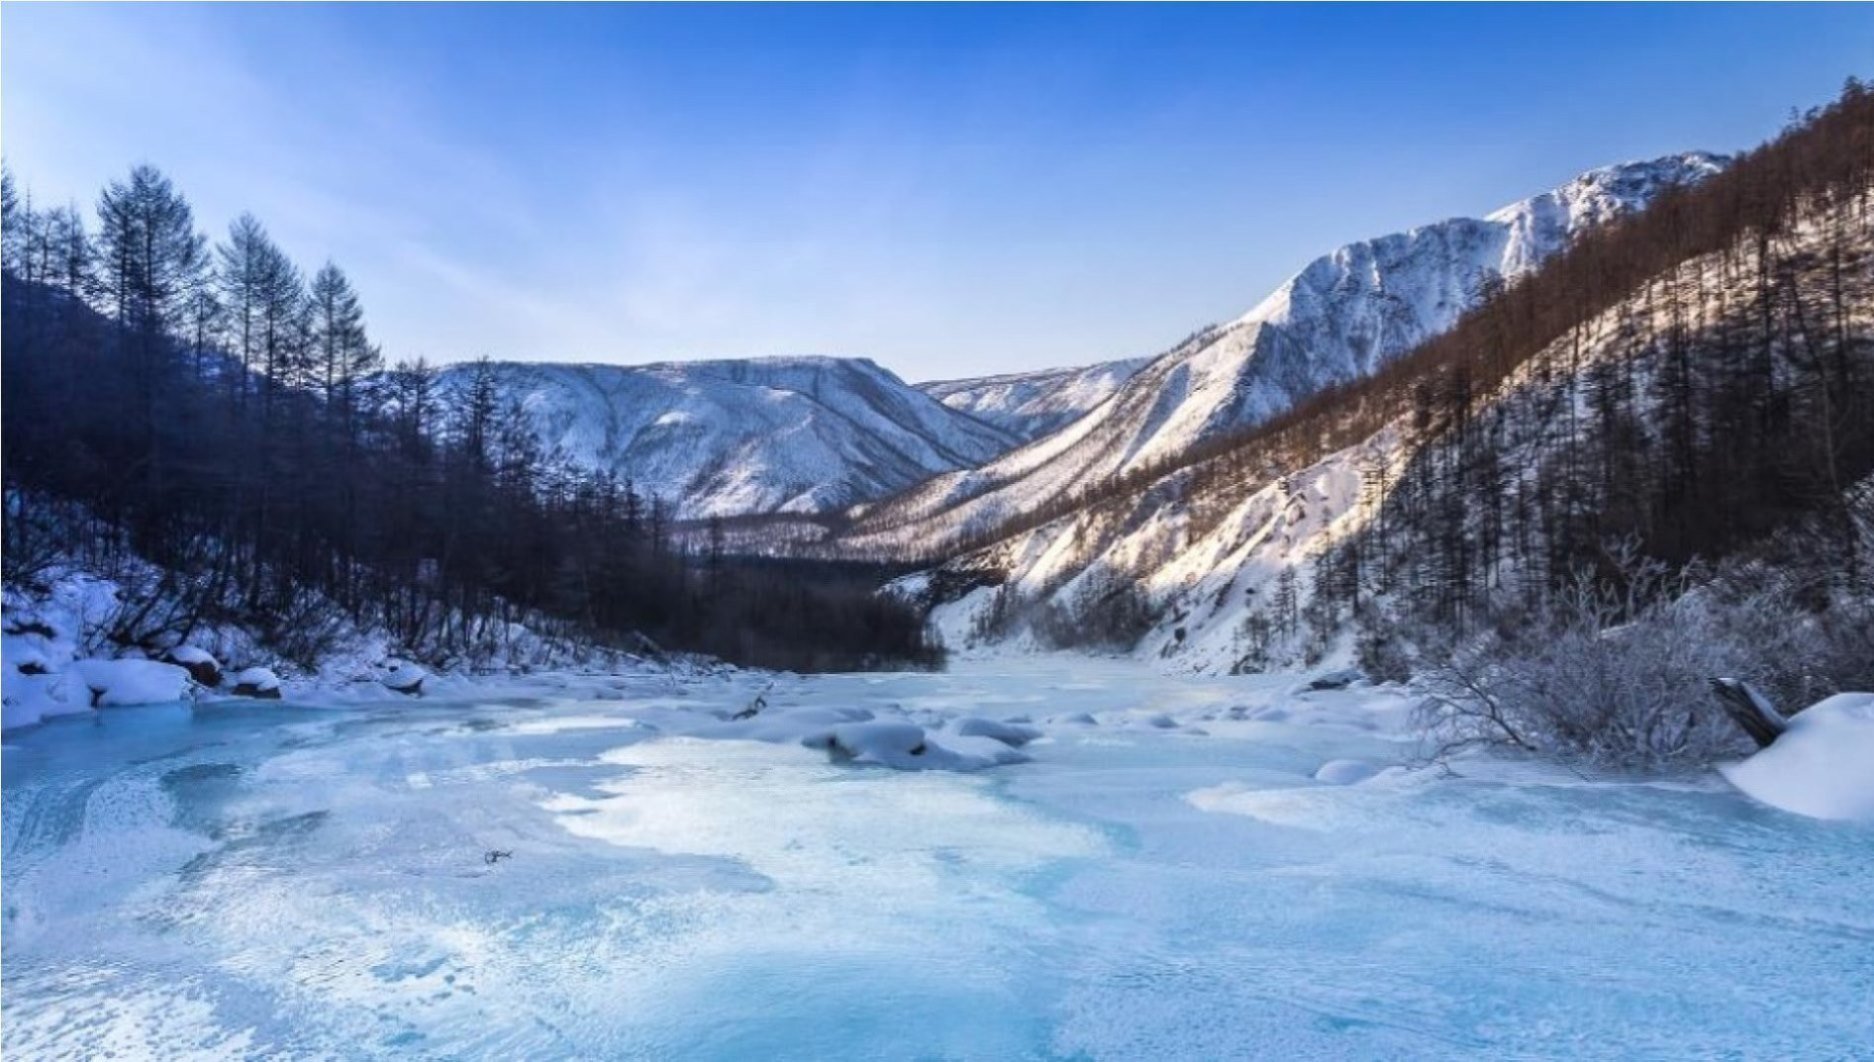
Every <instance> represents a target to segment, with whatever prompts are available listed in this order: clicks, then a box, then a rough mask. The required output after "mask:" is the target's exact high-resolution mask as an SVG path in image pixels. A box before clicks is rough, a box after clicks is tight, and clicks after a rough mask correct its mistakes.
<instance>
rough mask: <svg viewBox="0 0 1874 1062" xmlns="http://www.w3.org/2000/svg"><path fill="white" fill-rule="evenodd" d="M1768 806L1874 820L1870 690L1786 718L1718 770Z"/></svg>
mask: <svg viewBox="0 0 1874 1062" xmlns="http://www.w3.org/2000/svg"><path fill="white" fill-rule="evenodd" d="M1719 770H1720V772H1721V773H1722V774H1723V775H1724V776H1725V778H1726V779H1728V780H1729V781H1730V783H1731V784H1732V785H1734V786H1736V787H1737V788H1739V789H1741V790H1743V791H1744V793H1746V794H1747V795H1749V796H1750V797H1752V798H1754V799H1756V800H1760V801H1762V802H1763V803H1765V804H1769V805H1770V806H1772V807H1778V808H1782V809H1783V810H1784V811H1793V812H1795V813H1796V814H1798V815H1808V816H1810V817H1811V818H1817V819H1858V820H1863V821H1874V693H1838V694H1836V695H1835V696H1833V697H1830V698H1828V699H1827V700H1824V701H1821V702H1819V703H1817V704H1816V705H1814V706H1813V707H1811V708H1809V709H1808V710H1807V711H1804V712H1800V713H1798V714H1797V715H1796V716H1795V718H1793V719H1791V720H1790V721H1789V729H1788V730H1786V731H1784V733H1783V735H1782V736H1781V737H1779V738H1777V739H1776V741H1775V743H1773V744H1772V745H1770V747H1768V748H1766V749H1764V750H1762V751H1761V752H1758V753H1757V754H1756V755H1754V756H1752V757H1750V758H1749V759H1746V760H1743V761H1741V762H1738V763H1734V764H1730V765H1727V766H1725V767H1722V768H1720V769H1719Z"/></svg>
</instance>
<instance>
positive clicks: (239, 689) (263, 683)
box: [234, 667, 280, 701]
mask: <svg viewBox="0 0 1874 1062" xmlns="http://www.w3.org/2000/svg"><path fill="white" fill-rule="evenodd" d="M234 695H235V696H237V697H258V698H260V699H261V700H266V701H277V700H279V699H280V676H278V675H276V674H274V673H273V671H272V669H270V668H264V667H250V668H247V669H246V670H244V671H242V672H241V673H240V674H238V675H236V676H234Z"/></svg>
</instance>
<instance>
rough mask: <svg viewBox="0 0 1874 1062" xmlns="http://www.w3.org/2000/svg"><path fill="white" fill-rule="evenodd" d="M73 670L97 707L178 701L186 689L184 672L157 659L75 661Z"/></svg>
mask: <svg viewBox="0 0 1874 1062" xmlns="http://www.w3.org/2000/svg"><path fill="white" fill-rule="evenodd" d="M72 669H73V670H74V671H76V672H77V674H78V677H79V679H80V680H81V681H83V682H84V684H85V686H86V688H88V689H89V690H90V691H91V703H92V705H93V706H95V707H99V708H114V707H119V706H122V705H130V704H164V703H167V702H169V701H179V700H182V699H183V698H184V696H186V695H187V693H188V689H189V673H188V672H187V671H185V670H184V669H182V668H180V667H177V666H176V665H174V664H164V663H161V662H159V661H156V660H78V661H75V662H73V664H72Z"/></svg>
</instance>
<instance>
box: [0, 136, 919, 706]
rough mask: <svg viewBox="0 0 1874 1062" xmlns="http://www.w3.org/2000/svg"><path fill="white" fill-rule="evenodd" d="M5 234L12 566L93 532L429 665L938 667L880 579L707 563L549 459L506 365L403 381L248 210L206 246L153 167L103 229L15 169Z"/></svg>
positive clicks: (415, 366) (209, 604)
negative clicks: (582, 646) (503, 390)
mask: <svg viewBox="0 0 1874 1062" xmlns="http://www.w3.org/2000/svg"><path fill="white" fill-rule="evenodd" d="M0 236H3V237H4V241H3V242H4V247H3V261H0V264H3V265H4V274H3V275H4V284H3V298H4V314H5V322H6V327H5V330H4V352H3V355H0V367H3V375H4V379H3V381H0V384H3V386H4V391H5V396H6V415H5V418H4V439H3V444H4V452H3V455H0V457H3V460H0V465H3V467H0V474H3V475H4V480H5V488H6V492H7V501H8V507H9V511H8V516H9V519H8V520H7V524H6V526H7V536H6V543H5V545H6V559H7V563H8V577H9V578H21V577H30V575H31V572H32V569H33V567H34V566H35V559H36V558H43V557H46V556H50V555H54V554H57V553H59V552H61V551H66V552H69V551H71V550H72V549H73V548H75V547H82V546H85V545H86V543H83V542H76V541H73V535H74V533H77V534H78V535H79V536H80V537H84V536H89V537H90V538H92V539H93V540H94V541H93V542H92V543H90V545H91V547H92V548H93V549H107V548H108V549H122V550H125V551H132V552H134V553H135V554H137V555H140V556H142V557H145V558H147V559H149V560H150V561H152V562H154V563H155V564H157V565H159V566H164V567H168V568H172V569H174V570H176V571H178V572H181V573H184V574H183V575H182V576H180V577H179V578H178V579H177V580H176V587H173V588H172V589H176V588H180V590H181V591H182V592H185V593H187V594H192V595H196V596H197V597H199V598H200V600H201V602H202V607H203V608H204V609H205V610H209V611H218V612H220V613H223V614H225V615H224V617H223V618H229V619H237V620H240V621H242V622H249V623H254V624H256V625H257V626H258V627H259V628H260V629H261V630H262V631H263V632H266V633H270V634H272V635H275V636H277V637H278V638H279V639H280V640H282V641H283V642H285V643H289V644H290V643H291V642H292V640H293V639H292V636H293V634H294V633H295V631H304V630H306V629H310V628H313V627H316V626H318V625H317V624H313V623H311V622H310V621H309V617H308V611H309V610H319V609H324V610H328V611H329V610H337V611H338V612H339V613H341V614H342V615H344V616H347V617H349V618H350V619H352V620H353V621H355V622H356V623H358V624H360V625H364V626H378V627H381V628H383V629H385V630H387V631H388V632H389V633H390V634H391V635H392V636H393V637H394V638H396V639H398V640H399V641H401V642H402V643H403V644H404V645H405V646H406V647H407V648H408V649H409V650H410V651H412V652H413V653H416V654H419V655H427V656H430V657H449V656H461V655H463V654H470V653H473V652H474V651H475V649H476V648H477V647H483V646H487V645H489V644H490V643H491V642H493V641H496V640H498V639H499V638H500V637H501V632H502V631H505V630H509V629H511V626H512V625H513V624H515V623H517V622H522V621H525V622H528V623H533V624H537V623H543V622H544V623H550V624H553V625H555V626H557V627H558V628H560V629H562V630H565V631H571V632H577V634H578V635H579V636H582V637H586V638H590V639H593V640H595V641H597V642H601V643H608V644H621V645H622V644H629V645H638V646H642V645H643V644H644V643H643V641H642V638H649V639H652V640H654V641H655V642H657V643H661V644H662V645H663V646H664V647H667V648H674V649H681V650H694V651H701V652H707V653H713V654H717V655H721V656H723V657H725V658H727V659H731V660H736V661H739V662H743V663H749V664H757V665H769V666H783V667H800V668H818V669H827V668H847V667H860V666H872V665H878V664H884V663H888V662H896V663H915V664H928V663H931V662H934V660H935V659H936V654H935V652H934V651H933V650H932V649H931V648H929V647H928V646H926V645H925V644H924V640H923V636H922V625H921V622H920V620H919V619H918V617H917V616H916V615H915V614H914V613H913V612H912V611H911V610H910V609H908V608H907V607H905V606H903V605H902V604H899V603H897V602H895V601H894V600H891V599H885V598H880V597H879V596H878V595H876V594H875V593H873V591H874V590H875V588H876V585H877V580H878V578H879V577H880V573H878V572H876V571H873V570H870V569H854V568H830V567H825V566H820V567H805V566H800V567H793V568H785V569H782V568H776V567H774V566H772V565H767V564H757V563H753V562H750V561H746V560H742V559H738V558H737V557H734V556H730V555H727V554H726V553H725V551H724V550H723V549H721V548H720V547H719V543H720V539H719V538H718V539H716V541H717V543H718V548H708V547H707V545H706V546H705V547H704V548H701V549H699V548H696V546H695V545H694V544H693V543H694V539H693V537H692V538H687V539H680V538H679V537H678V536H677V535H676V534H675V533H674V531H673V528H672V526H671V521H670V520H669V518H668V513H667V511H666V509H665V506H664V505H663V503H662V502H661V501H660V500H659V499H656V498H645V497H642V496H640V495H639V494H638V492H636V491H635V490H634V489H633V488H632V486H631V484H630V483H628V482H621V481H619V480H617V479H615V478H613V477H610V476H607V475H600V474H594V473H589V472H583V471H581V470H578V469H576V468H574V467H572V466H570V465H569V464H567V463H566V462H564V461H563V460H560V459H559V458H558V457H557V456H556V455H553V454H548V453H544V452H542V451H541V449H540V447H539V444H538V442H537V440H536V437H535V436H534V434H533V433H532V432H531V431H530V430H529V426H528V423H527V421H526V418H525V416H524V414H523V413H522V411H521V410H520V409H518V408H517V407H516V406H514V405H512V404H511V403H509V402H506V401H504V400H503V399H502V398H501V396H500V393H499V391H498V390H497V388H496V386H495V380H494V376H493V374H492V373H491V372H487V371H472V372H470V373H467V374H464V375H463V376H462V377H461V379H462V380H463V381H464V382H461V383H459V384H458V385H455V386H449V387H445V386H444V385H443V384H442V383H441V382H440V381H439V377H438V375H437V373H436V372H435V371H434V370H433V369H432V368H431V367H430V366H428V365H426V364H425V363H423V362H422V361H414V362H399V363H397V364H394V365H389V366H387V365H386V362H385V359H384V356H383V354H382V352H381V351H380V349H379V348H378V346H377V345H376V344H375V343H374V342H372V340H371V338H370V335H369V333H368V331H367V329H366V322H365V314H364V310H363V306H362V302H361V299H360V297H359V294H358V293H357V291H355V290H354V288H353V286H352V284H351V282H350V281H349V280H348V278H347V277H346V275H345V273H344V272H343V271H342V270H341V269H340V268H339V267H338V266H336V265H335V264H332V263H330V262H328V263H325V264H324V265H322V266H321V267H320V268H318V269H317V270H316V271H313V272H312V273H311V274H310V276H309V275H308V274H307V273H306V272H305V271H304V270H302V269H301V268H300V267H299V266H298V265H297V264H295V263H294V261H293V260H292V258H291V257H290V256H289V255H287V254H286V253H285V252H284V251H283V250H282V249H281V248H280V247H279V246H278V245H277V244H276V243H275V242H274V241H273V239H272V238H271V237H270V235H269V234H268V232H267V230H266V228H265V227H264V226H263V225H262V224H261V223H260V222H259V221H258V220H256V219H255V218H253V217H252V216H249V215H243V216H242V217H240V218H238V219H236V220H235V221H234V223H233V224H232V225H231V226H230V227H229V229H228V231H227V233H226V235H225V236H224V237H223V238H221V239H220V240H218V241H214V242H213V243H212V244H211V242H210V240H209V239H208V238H207V237H205V236H204V235H203V234H202V233H201V232H199V231H198V229H197V227H196V222H195V218H194V215H193V211H192V210H191V208H190V206H189V203H188V201H187V200H186V199H185V198H184V197H183V195H182V194H181V193H180V192H179V191H178V190H177V189H176V188H175V187H174V186H173V185H172V184H171V182H170V181H169V180H168V179H167V178H166V177H165V176H164V175H163V174H161V173H160V172H159V171H157V170H156V169H154V168H153V167H150V166H138V167H136V168H135V169H133V170H132V171H131V172H130V174H129V175H128V176H127V177H126V178H125V179H123V180H120V181H115V182H112V183H111V184H110V185H109V186H108V187H106V188H105V189H104V190H103V191H102V193H101V194H100V195H99V197H98V201H97V204H96V210H95V216H94V217H92V218H89V219H87V217H86V216H85V215H84V214H83V213H82V212H81V211H79V210H78V209H77V208H75V207H55V208H50V209H46V208H41V207H39V206H37V205H35V204H33V203H32V202H31V201H30V199H29V197H28V196H27V195H25V194H23V193H20V192H19V191H18V189H16V187H15V185H14V182H13V179H12V176H11V174H8V175H7V176H6V178H5V216H4V220H3V221H0ZM101 528H110V529H113V530H114V532H116V533H112V534H104V533H102V532H101V531H100V529H101ZM685 543H691V544H689V545H685ZM302 648H303V652H302V653H301V655H302V656H306V657H310V656H313V655H316V649H317V646H314V645H304V646H302Z"/></svg>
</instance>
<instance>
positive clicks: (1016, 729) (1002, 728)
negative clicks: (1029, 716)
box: [951, 716, 1041, 749]
mask: <svg viewBox="0 0 1874 1062" xmlns="http://www.w3.org/2000/svg"><path fill="white" fill-rule="evenodd" d="M951 732H952V733H954V734H956V735H957V736H958V737H986V738H991V739H993V740H996V741H1000V742H1002V743H1003V744H1004V745H1007V746H1008V747H1010V748H1012V749H1019V748H1021V747H1022V746H1023V745H1026V744H1028V743H1029V742H1030V741H1033V740H1035V739H1036V738H1038V737H1040V736H1041V731H1040V730H1039V729H1037V728H1035V727H1032V726H1024V725H1022V724H1020V723H1007V722H1002V721H1000V720H996V719H984V718H982V717H981V716H968V717H966V718H963V719H959V720H957V722H956V724H955V725H954V726H953V727H952V728H951Z"/></svg>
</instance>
